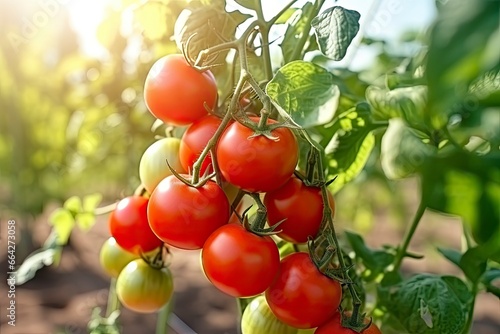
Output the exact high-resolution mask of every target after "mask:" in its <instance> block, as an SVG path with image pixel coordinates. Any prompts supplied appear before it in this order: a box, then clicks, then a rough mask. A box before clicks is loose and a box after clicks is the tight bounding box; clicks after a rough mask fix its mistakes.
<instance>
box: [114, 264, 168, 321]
mask: <svg viewBox="0 0 500 334" xmlns="http://www.w3.org/2000/svg"><path fill="white" fill-rule="evenodd" d="M172 292H173V282H172V274H171V273H170V270H169V269H168V268H153V267H151V266H150V265H149V264H148V263H146V262H145V261H144V260H143V259H137V260H134V261H132V262H130V263H129V264H127V266H126V267H125V268H123V270H122V272H121V273H120V275H118V279H117V280H116V295H117V296H118V299H119V300H120V302H121V303H122V304H123V305H124V306H125V307H127V308H128V309H130V310H132V311H135V312H139V313H152V312H155V311H158V310H159V309H160V308H162V307H163V306H164V305H166V304H167V303H168V301H169V300H170V298H171V297H172Z"/></svg>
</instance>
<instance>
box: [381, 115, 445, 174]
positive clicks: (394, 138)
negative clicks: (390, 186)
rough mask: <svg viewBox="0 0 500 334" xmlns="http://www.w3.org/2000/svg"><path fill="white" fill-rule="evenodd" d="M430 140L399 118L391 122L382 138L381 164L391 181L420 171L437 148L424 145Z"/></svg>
mask: <svg viewBox="0 0 500 334" xmlns="http://www.w3.org/2000/svg"><path fill="white" fill-rule="evenodd" d="M428 139H429V138H428V137H427V136H426V135H425V134H424V133H421V132H419V131H417V130H415V129H412V128H410V127H408V126H407V125H406V123H405V122H404V121H403V120H402V119H399V118H393V119H391V120H389V127H388V128H387V131H386V132H385V134H384V136H383V137H382V144H381V157H380V159H381V164H382V169H383V170H384V173H385V175H386V176H387V177H388V178H389V179H393V180H395V179H402V178H405V177H408V176H411V175H412V174H414V173H416V172H417V171H419V170H420V168H421V166H422V165H423V164H424V162H425V160H426V159H428V157H430V156H433V155H434V154H435V153H436V152H437V148H436V147H435V146H432V145H430V144H426V143H424V140H428Z"/></svg>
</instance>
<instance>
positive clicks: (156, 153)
mask: <svg viewBox="0 0 500 334" xmlns="http://www.w3.org/2000/svg"><path fill="white" fill-rule="evenodd" d="M180 143H181V141H180V139H179V138H162V139H160V140H158V141H156V142H154V143H153V144H151V146H149V147H148V148H147V149H146V151H144V153H143V154H142V157H141V161H140V162H139V178H140V179H141V183H142V185H143V186H144V187H145V188H146V190H147V191H148V192H149V193H150V194H151V193H152V192H153V190H155V188H156V186H157V185H158V183H160V181H161V180H163V179H164V178H166V177H167V176H169V175H172V173H171V172H170V169H169V168H168V166H167V162H166V161H167V160H168V163H169V164H170V166H171V167H172V168H173V169H174V170H175V171H176V172H178V173H184V172H185V169H184V168H183V167H182V165H181V162H180V160H179V147H180Z"/></svg>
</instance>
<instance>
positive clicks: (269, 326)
mask: <svg viewBox="0 0 500 334" xmlns="http://www.w3.org/2000/svg"><path fill="white" fill-rule="evenodd" d="M270 333H272V334H297V329H296V328H293V327H290V326H288V325H287V324H284V323H282V322H281V321H279V320H278V318H276V317H275V316H274V314H273V312H271V309H270V308H269V305H267V302H266V298H265V297H264V296H258V297H256V298H255V299H254V300H252V302H251V303H250V304H248V306H247V307H246V308H245V311H243V315H242V316H241V334H270Z"/></svg>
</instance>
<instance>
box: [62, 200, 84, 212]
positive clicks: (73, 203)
mask: <svg viewBox="0 0 500 334" xmlns="http://www.w3.org/2000/svg"><path fill="white" fill-rule="evenodd" d="M63 207H64V208H65V209H66V210H68V211H69V212H71V213H72V214H76V213H78V212H81V211H82V200H81V199H80V197H78V196H71V197H70V198H68V199H67V200H66V201H65V202H64V205H63Z"/></svg>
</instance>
